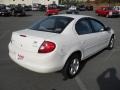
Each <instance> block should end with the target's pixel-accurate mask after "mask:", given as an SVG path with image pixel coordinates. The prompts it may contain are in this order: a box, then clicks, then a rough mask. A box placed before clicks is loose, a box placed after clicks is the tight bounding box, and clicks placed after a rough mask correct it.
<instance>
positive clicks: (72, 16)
mask: <svg viewBox="0 0 120 90" xmlns="http://www.w3.org/2000/svg"><path fill="white" fill-rule="evenodd" d="M55 16H65V17H71V18H74V19H80V18H85V17H91V16H87V15H76V14H59V15H55Z"/></svg>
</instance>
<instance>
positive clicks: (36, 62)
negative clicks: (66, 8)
mask: <svg viewBox="0 0 120 90" xmlns="http://www.w3.org/2000/svg"><path fill="white" fill-rule="evenodd" d="M113 46H114V31H113V30H112V29H111V28H109V27H106V26H105V25H104V24H102V23H101V22H100V21H98V20H96V19H95V18H93V17H90V16H85V15H64V14H61V15H55V16H50V17H46V18H44V19H42V20H40V21H38V22H37V23H35V24H34V25H32V26H31V27H30V28H28V29H24V30H20V31H15V32H13V33H12V37H11V41H10V43H9V46H8V47H9V56H10V58H11V59H12V60H13V61H14V62H16V63H17V64H19V65H20V66H22V67H24V68H26V69H29V70H32V71H35V72H39V73H49V72H55V71H60V70H62V73H63V75H65V76H66V77H68V78H73V77H75V76H76V75H77V74H78V73H79V71H80V65H81V61H82V60H84V59H86V58H88V57H90V56H92V55H93V54H95V53H97V52H99V51H100V50H102V49H104V48H108V49H112V48H113Z"/></svg>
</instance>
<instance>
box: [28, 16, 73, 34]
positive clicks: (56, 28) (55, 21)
mask: <svg viewBox="0 0 120 90" xmlns="http://www.w3.org/2000/svg"><path fill="white" fill-rule="evenodd" d="M72 20H73V18H70V17H64V16H50V17H46V18H44V19H43V20H41V21H39V22H37V23H35V24H33V25H32V26H31V27H30V29H32V30H37V31H45V32H53V33H61V32H62V31H63V30H64V28H65V27H66V26H67V25H68V24H69V23H70V22H71V21H72Z"/></svg>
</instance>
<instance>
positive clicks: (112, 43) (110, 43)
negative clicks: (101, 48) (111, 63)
mask: <svg viewBox="0 0 120 90" xmlns="http://www.w3.org/2000/svg"><path fill="white" fill-rule="evenodd" d="M114 41H115V40H114V36H112V37H111V39H110V41H109V45H108V47H107V49H109V50H112V49H113V47H114Z"/></svg>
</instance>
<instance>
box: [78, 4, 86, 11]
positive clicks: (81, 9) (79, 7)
mask: <svg viewBox="0 0 120 90" xmlns="http://www.w3.org/2000/svg"><path fill="white" fill-rule="evenodd" d="M77 9H78V10H79V11H86V6H85V5H80V6H78V8H77Z"/></svg>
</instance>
